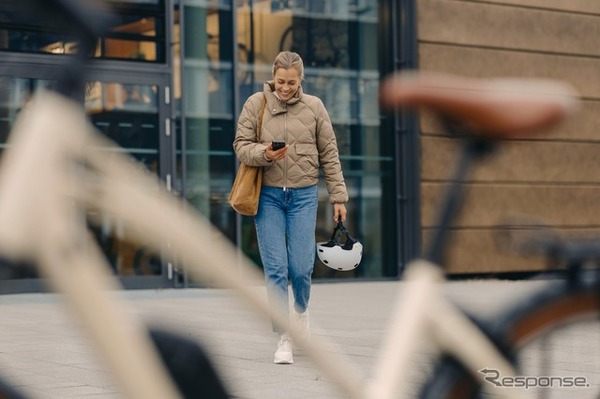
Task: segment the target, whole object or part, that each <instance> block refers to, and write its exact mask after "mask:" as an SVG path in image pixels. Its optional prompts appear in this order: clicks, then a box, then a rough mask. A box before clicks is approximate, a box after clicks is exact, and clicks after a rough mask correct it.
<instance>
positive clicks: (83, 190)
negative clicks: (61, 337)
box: [0, 93, 515, 399]
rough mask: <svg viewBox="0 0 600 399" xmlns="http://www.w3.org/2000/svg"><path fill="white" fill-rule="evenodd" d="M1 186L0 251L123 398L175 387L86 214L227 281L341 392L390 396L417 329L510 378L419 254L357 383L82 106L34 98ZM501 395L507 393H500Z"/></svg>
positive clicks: (4, 165) (246, 263)
mask: <svg viewBox="0 0 600 399" xmlns="http://www.w3.org/2000/svg"><path fill="white" fill-rule="evenodd" d="M94 147H102V148H110V147H112V148H113V149H114V151H110V152H106V151H104V152H100V151H99V150H98V149H97V148H96V149H94ZM0 193H2V195H0V250H2V251H4V253H5V254H9V255H11V256H14V257H29V258H31V260H33V261H35V262H36V263H37V264H38V265H39V267H40V271H41V272H42V274H43V275H45V277H47V278H48V280H49V281H50V282H51V283H52V284H53V287H54V289H55V291H57V292H58V293H62V294H64V296H65V299H66V300H67V303H68V304H70V305H71V307H72V309H73V311H74V313H75V315H76V316H77V317H79V318H80V319H81V320H82V321H83V324H84V326H85V327H86V328H87V330H88V333H89V335H90V337H91V338H92V339H93V341H94V342H95V343H96V344H97V345H98V348H99V349H100V353H101V354H102V355H104V359H105V361H106V364H107V365H108V367H109V368H110V370H111V371H112V372H113V373H114V375H115V377H116V379H117V382H118V383H119V384H120V386H121V388H122V391H123V393H124V394H125V395H126V396H128V397H133V398H139V397H143V398H150V399H152V398H156V399H167V398H177V397H179V394H178V393H177V390H176V388H175V387H174V385H173V383H172V381H171V380H170V378H168V377H167V374H166V370H165V369H164V367H163V366H162V364H161V362H160V360H159V358H158V355H157V353H156V350H155V348H154V347H153V346H152V344H151V343H150V341H149V339H148V336H147V333H146V330H145V328H144V326H143V325H142V323H141V322H140V321H137V320H135V319H134V318H132V317H130V316H129V315H128V314H126V312H125V311H124V310H123V307H122V306H121V305H120V304H119V305H117V303H116V302H115V301H114V300H113V298H112V297H111V296H110V295H109V294H108V292H109V291H112V290H117V289H119V288H120V287H119V285H118V284H117V282H116V279H115V278H114V277H113V276H112V275H111V273H110V271H109V270H110V269H109V267H108V265H107V264H106V262H105V260H104V259H103V257H102V256H101V254H100V251H99V250H98V248H97V247H96V245H95V244H94V243H93V241H92V240H91V239H90V238H89V235H88V233H87V231H86V227H85V216H84V211H85V209H97V210H100V211H102V212H106V213H109V214H111V215H114V216H115V217H116V218H118V219H120V220H121V221H122V222H123V223H124V224H125V226H126V227H127V230H128V231H130V232H131V237H132V238H134V239H136V240H138V241H141V242H148V243H151V244H152V245H154V247H155V248H156V249H157V250H160V249H161V248H162V247H164V245H163V244H164V242H165V241H168V242H169V247H170V248H171V249H172V250H173V251H174V252H175V253H177V255H178V256H181V257H182V258H184V259H186V265H187V266H188V268H189V271H190V273H191V274H192V275H193V276H194V277H197V278H199V279H202V280H206V279H210V280H211V281H216V282H218V283H220V284H222V285H224V286H226V287H230V288H233V289H234V290H235V292H236V293H237V294H239V295H241V296H242V297H243V298H244V299H245V300H246V301H247V302H249V303H250V304H251V305H252V306H253V307H254V309H255V310H256V311H257V313H260V314H262V315H264V316H267V317H270V318H272V319H273V320H274V321H275V322H276V323H277V324H279V325H280V326H282V327H283V328H285V329H286V330H287V331H289V333H290V335H291V336H292V338H293V339H294V341H295V342H297V343H298V344H300V346H301V347H303V348H304V349H305V351H306V352H307V354H308V355H309V356H310V357H311V358H312V359H313V361H314V362H315V364H316V365H317V366H318V367H319V368H320V369H322V371H323V372H324V373H326V374H327V375H328V376H329V378H330V379H331V380H332V382H333V384H335V385H336V386H337V387H338V388H339V389H340V390H341V392H342V393H344V394H345V395H346V396H347V397H348V398H351V399H365V398H368V399H387V398H392V397H397V396H396V395H397V394H398V391H399V387H400V384H401V382H400V379H399V378H398V377H399V376H403V375H406V371H407V369H408V366H409V365H410V361H411V354H412V350H413V348H414V347H416V346H417V345H416V344H417V342H419V341H420V338H421V337H423V336H424V335H425V336H427V337H428V338H431V341H432V342H434V343H436V345H437V346H439V347H440V348H442V349H444V350H447V351H449V352H451V353H453V354H455V355H456V356H457V358H458V359H460V360H461V361H463V362H464V364H465V365H467V366H468V367H469V368H471V369H472V370H473V371H474V372H475V373H476V372H477V370H480V369H482V368H485V367H490V366H493V367H494V368H496V369H498V370H500V371H501V372H502V374H503V375H515V372H514V370H513V369H512V367H511V366H510V364H509V362H508V361H507V360H506V359H504V357H503V356H502V355H501V354H500V353H499V352H498V351H497V350H496V349H495V347H494V345H493V344H492V343H491V342H489V340H488V339H487V337H486V336H485V335H484V334H483V333H482V332H481V331H480V330H479V328H478V327H476V326H475V325H474V324H473V323H472V322H471V321H470V320H469V319H468V318H467V317H466V316H465V315H464V314H463V313H462V312H461V311H460V310H459V309H458V308H455V307H453V306H452V305H451V304H449V303H448V302H447V301H445V300H444V299H443V297H442V296H441V295H440V294H439V292H438V291H437V285H438V283H439V282H440V281H442V279H443V275H442V273H441V271H440V270H439V268H437V267H434V266H432V264H431V263H429V262H427V261H424V260H418V261H415V262H413V263H412V264H411V265H410V266H409V268H408V272H407V281H408V284H407V292H406V293H405V295H400V296H399V297H398V305H397V309H396V311H395V312H394V316H393V319H392V320H391V324H390V326H389V328H388V330H387V336H386V339H385V342H384V343H383V346H382V348H381V353H385V354H387V355H386V356H385V357H381V359H380V361H379V363H378V365H377V369H376V375H375V378H373V379H372V380H370V381H367V380H366V379H365V378H364V377H363V376H361V374H360V373H359V372H358V371H357V370H356V369H355V368H354V367H353V366H352V364H351V362H350V361H349V360H348V359H347V358H346V357H345V356H343V355H341V354H339V353H338V352H337V351H335V350H333V347H332V345H331V344H330V342H328V341H327V340H326V339H324V338H322V337H319V336H315V337H312V339H311V341H310V342H308V341H307V340H306V339H305V338H304V337H303V336H302V334H301V333H300V332H299V331H298V330H297V327H296V326H295V325H293V324H290V323H289V321H288V319H287V317H286V316H285V315H284V314H283V313H282V312H281V311H280V310H279V308H278V307H277V306H270V305H269V302H268V300H267V298H266V296H263V295H258V294H257V293H256V290H254V289H253V288H252V287H251V286H250V285H248V284H246V283H245V281H244V278H248V279H250V280H254V281H257V280H256V279H259V280H261V279H262V275H260V273H258V272H257V270H256V268H255V266H254V265H253V264H252V262H251V261H250V260H248V259H247V258H246V257H245V256H243V255H241V254H240V253H239V251H238V250H237V249H236V248H235V247H234V246H232V245H231V243H230V242H229V241H228V239H227V238H226V237H224V236H223V235H222V234H220V233H219V232H218V231H217V230H216V229H215V228H213V227H212V226H211V225H210V223H209V222H208V221H206V220H205V219H203V218H202V217H200V216H199V215H197V214H196V213H192V212H191V211H188V210H186V207H185V206H183V204H182V203H181V201H179V200H178V199H176V198H174V197H173V196H172V194H170V193H169V192H167V191H166V189H164V188H162V184H161V182H160V181H159V180H157V179H156V176H154V175H151V174H150V172H147V171H146V170H143V169H142V168H141V167H140V166H139V165H135V164H134V163H133V162H132V161H130V160H128V159H126V158H125V157H124V156H122V155H120V154H119V153H118V151H117V148H116V147H113V145H112V144H111V143H110V142H109V141H108V140H106V139H103V138H101V137H100V135H98V134H96V133H95V131H94V129H93V127H92V126H91V125H90V124H89V123H88V122H87V121H86V118H85V115H84V112H83V109H81V107H80V106H78V105H77V104H75V103H73V102H71V101H69V100H67V99H65V98H62V97H61V96H58V95H55V94H50V93H43V94H42V95H39V96H36V97H35V98H34V100H33V101H32V102H31V103H30V104H28V106H27V107H26V108H25V109H24V110H23V111H22V115H21V116H20V117H19V118H18V121H17V123H16V124H15V127H14V129H13V132H12V133H11V137H10V140H9V149H8V150H7V151H6V153H5V154H4V155H3V158H2V160H1V163H0ZM149 215H152V216H151V217H149ZM202 243H210V250H208V248H204V249H205V250H203V248H200V249H198V246H199V245H200V246H201V245H202ZM240 276H243V278H242V277H240ZM465 342H467V343H465ZM500 393H501V394H503V395H504V396H506V397H514V396H513V394H512V393H511V391H510V390H504V391H503V392H500Z"/></svg>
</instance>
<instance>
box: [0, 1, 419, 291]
mask: <svg viewBox="0 0 600 399" xmlns="http://www.w3.org/2000/svg"><path fill="white" fill-rule="evenodd" d="M403 2H410V0H403ZM110 3H111V4H112V5H113V6H114V8H115V10H116V11H117V14H118V18H117V22H116V23H115V24H114V25H113V26H112V28H111V29H110V30H109V31H108V32H107V33H106V34H105V35H104V36H103V37H101V38H100V39H99V40H98V43H97V48H96V51H95V53H94V54H93V57H92V60H91V65H90V73H89V81H88V83H87V85H86V92H85V93H82V95H81V100H82V103H83V104H84V106H85V109H86V111H87V113H88V115H89V118H90V120H91V122H92V123H93V124H94V125H95V126H96V127H97V128H98V130H99V131H100V132H102V133H103V134H105V135H106V136H107V137H109V138H110V139H112V140H114V141H115V142H116V143H117V144H119V145H120V146H121V149H120V151H123V152H124V153H126V154H128V155H129V156H131V157H132V158H133V159H135V160H137V161H138V162H140V163H142V164H143V165H144V166H145V167H146V168H148V169H149V170H150V171H152V172H154V173H156V174H157V175H158V176H159V177H160V178H161V179H162V180H163V181H164V184H165V185H166V187H167V188H168V189H170V190H172V191H173V193H174V194H175V195H178V196H181V197H182V198H183V199H184V200H185V201H186V203H188V204H189V205H190V206H191V207H192V208H193V209H194V210H196V211H197V212H198V213H200V214H202V215H204V216H206V217H208V218H209V219H210V221H211V222H212V223H213V224H214V225H215V226H216V227H217V228H218V229H219V230H221V231H222V232H223V233H224V234H226V235H227V236H228V237H229V238H230V239H231V240H232V242H234V243H235V244H236V245H237V246H238V247H239V248H241V250H242V251H243V252H244V253H246V254H248V255H249V256H250V257H251V258H253V259H254V260H255V261H256V262H257V264H259V265H260V257H259V254H258V249H257V243H256V236H255V231H254V223H253V220H252V219H251V218H247V217H241V216H239V215H237V214H236V213H235V212H234V211H233V210H232V209H231V208H230V207H229V206H228V204H227V196H228V194H229V190H230V188H231V184H232V182H233V178H234V175H235V169H236V164H237V160H236V157H235V154H234V152H233V148H232V143H233V139H234V137H235V130H236V121H237V116H238V114H239V112H240V110H241V108H242V106H243V104H244V102H245V101H246V99H247V98H248V96H250V95H251V94H252V93H254V92H256V91H260V90H262V85H263V82H264V81H266V80H269V79H271V69H272V62H273V60H274V58H275V56H276V55H277V54H278V53H279V52H280V51H282V50H292V51H296V52H298V53H299V54H300V55H301V56H302V57H303V59H304V62H305V75H306V79H305V81H303V82H302V86H303V88H304V91H305V92H306V93H309V94H313V95H316V96H318V97H320V98H321V99H322V100H323V102H324V104H325V106H326V107H327V109H328V111H329V114H330V117H331V119H332V122H333V124H334V129H335V131H336V135H337V139H338V144H339V150H340V157H341V160H342V166H343V171H344V176H345V179H346V184H347V187H348V190H349V195H350V201H349V203H348V205H347V208H348V211H349V214H348V222H347V226H346V227H347V228H348V230H349V231H350V232H351V234H352V235H354V236H356V237H358V238H359V239H360V241H361V242H362V243H363V245H364V248H365V253H364V256H363V261H362V263H361V266H360V267H359V268H357V269H356V270H355V271H352V272H343V273H342V272H335V271H333V270H330V269H328V268H326V267H325V266H323V265H322V264H320V262H319V261H318V260H317V261H316V263H315V273H314V277H315V278H316V279H322V278H335V279H352V278H387V277H392V278H393V277H397V276H398V274H399V272H400V267H399V266H398V265H399V264H400V263H401V262H400V261H399V253H400V252H401V251H403V249H402V248H400V247H399V244H401V243H402V240H398V235H399V234H400V233H401V232H403V231H406V229H404V230H403V228H402V227H401V226H399V224H402V221H403V219H402V217H401V216H399V215H401V212H399V211H398V206H402V205H401V204H400V205H399V202H398V201H397V198H399V191H398V188H397V187H398V186H399V185H401V184H402V181H401V179H400V178H399V174H398V173H397V170H398V165H399V160H398V154H399V153H400V152H399V150H398V148H399V146H398V144H397V143H396V140H397V138H396V135H395V134H396V133H395V132H396V131H397V119H394V118H390V117H388V116H386V115H384V114H382V111H381V110H380V109H379V105H378V103H379V101H378V88H379V84H380V80H381V78H382V76H384V75H385V74H386V73H388V72H389V71H391V70H392V69H394V68H396V67H397V66H396V63H395V62H396V59H395V58H394V55H393V54H395V53H394V48H393V46H392V44H393V42H395V41H394V40H389V38H390V35H391V34H392V32H395V30H393V29H392V28H390V26H392V24H393V23H395V21H397V20H398V16H396V17H390V15H391V14H390V10H393V9H396V4H397V3H396V2H395V1H392V0H386V1H383V0H379V1H378V0H344V1H335V2H334V1H318V0H270V1H267V0H245V1H244V0H235V1H234V0H179V1H178V0H129V1H125V0H119V1H117V0H110ZM401 3H402V2H401ZM396 11H397V10H396ZM396 11H394V12H396ZM394 15H396V14H394ZM397 15H399V14H397ZM13 17H14V15H12V14H11V13H10V10H8V11H7V10H6V9H4V8H2V7H0V53H3V54H4V55H5V58H4V59H5V62H3V64H2V65H0V79H1V83H2V84H1V86H0V150H1V149H3V148H4V146H5V143H6V139H7V137H8V133H9V131H10V127H11V125H12V123H13V121H14V119H15V118H16V116H17V115H18V113H19V110H20V109H21V107H22V106H23V105H24V104H25V102H26V101H27V99H28V98H29V97H30V96H31V94H32V93H34V92H35V91H36V90H38V89H40V88H43V87H46V86H48V85H50V84H51V83H52V80H53V79H54V77H55V76H56V73H58V72H59V71H60V70H61V69H62V68H63V67H64V63H65V62H68V61H65V60H68V58H66V56H65V55H68V54H71V53H73V51H74V50H75V49H76V47H77V42H75V41H74V40H73V39H72V38H70V37H69V36H68V35H67V34H66V33H65V32H62V31H61V29H60V27H54V28H52V29H47V28H43V27H42V25H40V24H38V23H37V22H35V21H36V19H35V18H33V16H32V15H29V14H26V17H27V20H26V21H25V22H23V21H22V20H20V21H18V23H16V22H15V21H16V19H15V18H13ZM18 17H20V18H21V17H23V15H19V16H18ZM17 19H18V18H17ZM97 150H98V151H106V150H107V149H105V148H99V149H97ZM89 216H90V221H93V222H94V223H90V227H91V230H92V232H93V233H94V235H95V236H96V238H97V240H98V243H99V245H100V246H101V247H102V249H103V251H104V253H105V254H106V258H107V260H108V261H109V262H110V264H111V266H112V267H113V269H114V272H115V274H117V275H118V276H120V277H121V280H122V281H124V282H127V283H126V284H125V285H126V286H128V287H133V288H136V287H139V288H143V287H150V286H164V287H168V286H182V285H184V286H185V285H187V284H188V283H189V284H195V283H197V282H194V281H189V280H188V279H187V275H186V273H185V261H184V260H183V261H182V260H181V259H167V258H165V257H161V254H154V253H150V252H149V251H148V249H147V247H146V246H145V245H143V243H142V244H140V243H131V242H129V241H127V239H126V236H127V231H126V229H125V227H124V226H122V224H121V223H120V222H119V220H115V219H114V218H113V217H112V216H111V215H104V214H103V215H96V214H90V215H89ZM332 219H333V217H332V207H331V205H330V204H329V203H328V195H327V191H326V189H325V185H324V183H321V185H320V187H319V213H318V221H317V238H318V240H319V241H325V240H327V239H329V236H330V235H331V233H332V231H333V227H334V223H333V220H332ZM165 245H167V243H165ZM0 270H4V269H3V268H2V267H1V265H0ZM12 270H14V269H12ZM24 270H29V269H24ZM2 277H5V278H7V279H22V278H29V280H35V278H36V273H35V272H31V270H29V271H27V272H26V273H25V274H23V273H21V274H19V275H16V274H13V275H10V276H4V275H2V276H0V280H1V278H2ZM31 277H34V279H31ZM144 281H145V282H144ZM3 287H4V286H3V285H2V281H0V289H3Z"/></svg>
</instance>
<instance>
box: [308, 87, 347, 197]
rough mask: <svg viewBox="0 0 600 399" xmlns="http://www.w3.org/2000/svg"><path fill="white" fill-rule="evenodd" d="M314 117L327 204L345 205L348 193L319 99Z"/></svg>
mask: <svg viewBox="0 0 600 399" xmlns="http://www.w3.org/2000/svg"><path fill="white" fill-rule="evenodd" d="M315 115H316V117H317V149H318V150H319V164H320V165H321V168H322V170H323V175H324V177H325V184H326V186H327V192H328V193H329V202H331V203H332V204H336V203H346V202H348V191H347V190H346V183H345V182H344V175H343V173H342V165H341V163H340V157H339V152H338V146H337V140H336V137H335V132H334V131H333V126H332V124H331V119H329V114H328V113H327V109H325V105H323V102H322V101H321V100H320V99H317V103H316V109H315Z"/></svg>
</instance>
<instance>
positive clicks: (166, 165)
mask: <svg viewBox="0 0 600 399" xmlns="http://www.w3.org/2000/svg"><path fill="white" fill-rule="evenodd" d="M168 93H169V86H168V79H167V76H162V75H160V74H158V75H153V76H148V77H143V76H142V77H141V76H129V77H127V76H119V78H118V79H117V78H116V77H113V76H110V75H109V74H103V75H102V79H101V80H95V81H91V82H89V84H88V86H87V90H86V99H85V108H86V111H87V114H88V116H89V118H90V120H91V121H92V123H93V125H94V126H95V127H96V128H97V129H98V130H99V131H100V132H102V133H103V134H104V135H105V136H106V137H108V138H109V139H111V140H112V141H114V142H115V143H116V144H118V146H119V147H120V148H119V149H118V150H117V151H120V152H122V153H124V154H126V155H127V156H129V157H131V158H132V159H133V160H135V161H137V162H139V163H140V164H142V165H143V166H144V167H145V168H146V169H148V170H149V171H151V172H152V173H155V174H157V175H158V176H159V177H160V178H161V180H162V181H163V182H164V184H165V186H166V187H167V189H169V190H170V188H171V179H172V175H173V172H172V171H173V167H172V164H173V160H172V157H171V156H170V154H171V153H172V148H173V147H172V144H171V138H172V137H171V134H170V125H169V124H170V117H169V109H168V103H169V102H170V99H169V98H168ZM97 151H114V149H108V148H98V149H97ZM148 195H152V193H148ZM90 216H91V217H93V220H94V224H90V226H91V229H92V231H93V233H94V235H95V236H96V239H97V241H98V244H99V245H100V247H101V248H102V250H103V252H104V254H105V255H106V258H107V260H108V261H109V262H110V264H111V266H112V268H113V270H114V273H115V274H116V275H118V276H119V277H120V279H121V281H122V282H123V284H124V285H125V286H126V287H128V288H144V287H156V286H170V285H171V283H170V282H169V281H170V280H172V279H173V263H172V262H171V260H169V259H166V258H164V257H163V256H161V254H160V253H157V252H156V251H152V250H150V247H149V246H147V245H145V244H144V243H138V242H135V241H133V240H131V239H129V238H128V234H127V228H126V226H124V225H123V223H122V222H121V221H120V220H118V219H116V218H115V217H114V216H112V215H109V214H102V215H90ZM165 245H168V243H165Z"/></svg>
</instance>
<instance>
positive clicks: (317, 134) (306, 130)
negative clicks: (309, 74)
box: [233, 82, 348, 203]
mask: <svg viewBox="0 0 600 399" xmlns="http://www.w3.org/2000/svg"><path fill="white" fill-rule="evenodd" d="M263 95H264V96H263ZM265 97H266V99H267V104H266V108H265V113H264V115H263V125H262V131H261V140H260V143H256V126H257V121H258V114H259V112H260V109H261V106H262V101H263V98H265ZM273 140H279V141H285V142H286V144H288V145H289V150H288V153H287V156H286V157H285V158H284V159H281V160H279V161H275V162H273V161H270V160H268V159H267V158H266V157H265V149H266V148H267V146H268V144H269V143H270V142H271V141H273ZM233 149H234V150H235V153H236V155H237V157H238V159H239V160H240V162H243V163H245V164H246V165H250V166H263V172H264V173H263V185H266V186H272V187H282V188H285V187H294V188H298V187H308V186H312V185H315V184H317V183H318V179H319V168H322V170H323V176H324V177H325V183H326V185H327V191H328V192H329V201H330V202H331V203H345V202H347V201H348V192H347V190H346V184H345V183H344V176H343V174H342V167H341V164H340V160H339V155H338V148H337V141H336V138H335V133H334V131H333V127H332V125H331V120H330V119H329V115H328V113H327V110H326V109H325V106H324V105H323V102H322V101H321V100H320V99H319V98H317V97H315V96H311V95H308V94H304V93H303V91H302V87H300V89H299V90H298V92H297V93H296V95H295V96H294V97H293V98H291V99H289V100H288V101H287V102H282V101H281V100H279V99H278V98H277V97H276V96H275V93H274V88H273V82H266V83H265V84H264V90H263V92H258V93H254V94H253V95H252V96H250V97H249V98H248V100H247V101H246V103H245V104H244V108H243V109H242V112H241V113H240V116H239V119H238V125H237V133H236V136H235V140H234V142H233Z"/></svg>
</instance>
